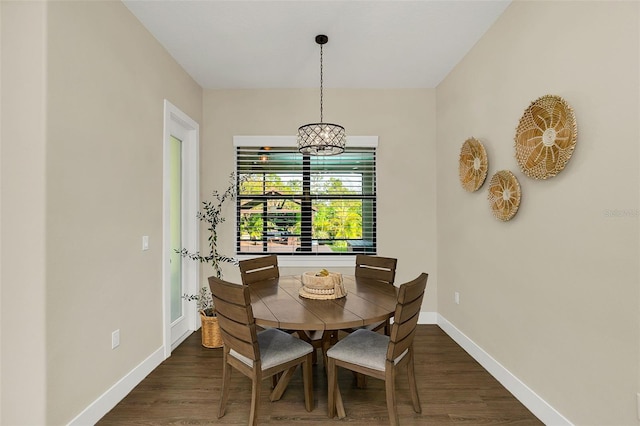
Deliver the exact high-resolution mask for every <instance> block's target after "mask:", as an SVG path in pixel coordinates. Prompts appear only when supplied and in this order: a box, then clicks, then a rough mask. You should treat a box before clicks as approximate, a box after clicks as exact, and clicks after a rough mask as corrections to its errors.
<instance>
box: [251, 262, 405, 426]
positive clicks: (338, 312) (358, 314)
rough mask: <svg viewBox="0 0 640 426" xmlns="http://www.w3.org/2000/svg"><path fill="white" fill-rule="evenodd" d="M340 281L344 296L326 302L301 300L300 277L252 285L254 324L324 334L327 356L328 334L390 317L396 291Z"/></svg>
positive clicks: (366, 282) (350, 279) (384, 286)
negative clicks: (345, 292) (343, 288)
mask: <svg viewBox="0 0 640 426" xmlns="http://www.w3.org/2000/svg"><path fill="white" fill-rule="evenodd" d="M342 278H343V284H344V287H345V290H346V291H347V295H346V296H345V297H342V298H339V299H329V300H318V299H307V298H304V297H302V296H300V295H299V291H300V288H301V287H302V277H301V275H289V276H281V277H279V278H272V279H269V280H266V281H259V282H255V283H251V285H249V292H250V295H251V309H252V310H253V316H254V318H255V320H256V324H257V325H260V326H263V327H276V328H281V329H284V330H291V331H293V330H296V331H300V330H309V331H323V335H322V350H323V353H326V351H327V350H328V349H329V345H330V336H331V331H333V330H343V329H349V328H355V327H361V326H365V325H369V324H374V323H377V322H380V321H385V320H387V319H389V318H391V317H392V316H393V314H394V312H395V309H396V303H397V300H398V296H397V293H398V290H397V288H396V287H394V286H393V285H391V284H387V283H383V282H380V281H376V280H372V279H370V278H360V277H356V276H353V275H343V277H342ZM277 398H279V396H278V397H276V399H277ZM335 398H336V401H335V406H336V410H337V414H338V417H339V418H344V417H345V411H344V405H343V403H342V396H341V395H340V389H338V391H337V392H336V394H335Z"/></svg>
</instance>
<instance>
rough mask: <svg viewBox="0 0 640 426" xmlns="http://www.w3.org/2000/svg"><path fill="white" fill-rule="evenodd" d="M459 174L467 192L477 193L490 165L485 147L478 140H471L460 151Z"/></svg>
mask: <svg viewBox="0 0 640 426" xmlns="http://www.w3.org/2000/svg"><path fill="white" fill-rule="evenodd" d="M459 163H460V164H459V169H458V172H459V174H460V183H461V184H462V187H463V188H464V190H465V191H468V192H474V191H477V190H478V189H479V188H480V187H481V186H482V184H483V183H484V181H485V179H486V178H487V171H488V169H489V163H488V161H487V152H486V151H485V149H484V145H482V143H481V142H480V141H479V140H477V139H476V138H469V139H467V140H466V141H465V142H464V143H463V144H462V148H461V149H460V162H459Z"/></svg>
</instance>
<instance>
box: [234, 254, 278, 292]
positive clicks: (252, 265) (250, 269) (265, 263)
mask: <svg viewBox="0 0 640 426" xmlns="http://www.w3.org/2000/svg"><path fill="white" fill-rule="evenodd" d="M239 266H240V277H241V279H242V284H244V285H250V284H252V283H255V282H258V281H265V280H268V279H272V278H278V277H279V276H280V269H279V268H278V256H276V255H275V254H272V255H269V256H261V257H256V258H253V259H244V260H241V261H240V262H239Z"/></svg>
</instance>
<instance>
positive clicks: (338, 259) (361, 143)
mask: <svg viewBox="0 0 640 426" xmlns="http://www.w3.org/2000/svg"><path fill="white" fill-rule="evenodd" d="M296 145H297V141H296V137H295V136H234V137H233V148H234V150H233V151H234V166H235V168H236V173H237V166H238V157H237V153H238V150H237V148H238V147H256V146H270V147H288V148H292V147H295V146H296ZM347 146H348V147H366V148H376V150H377V148H378V136H347ZM376 162H377V156H376ZM375 175H376V176H375V178H376V181H377V179H378V177H377V169H376V172H375ZM376 202H377V194H376ZM234 212H235V214H234V234H235V236H234V252H235V253H236V257H237V258H238V259H240V260H242V259H250V258H253V257H256V256H260V255H262V254H261V253H255V254H238V251H237V243H238V241H237V238H238V237H237V234H238V233H237V229H238V215H237V207H236V208H235V209H234ZM376 229H377V223H376ZM265 254H266V253H265ZM275 254H276V255H277V253H275ZM356 254H357V253H353V255H345V254H340V255H326V254H323V255H318V254H315V253H309V254H296V255H291V254H283V255H280V256H278V264H279V265H280V266H284V267H287V266H309V267H324V266H330V267H350V266H353V262H354V260H355V256H356Z"/></svg>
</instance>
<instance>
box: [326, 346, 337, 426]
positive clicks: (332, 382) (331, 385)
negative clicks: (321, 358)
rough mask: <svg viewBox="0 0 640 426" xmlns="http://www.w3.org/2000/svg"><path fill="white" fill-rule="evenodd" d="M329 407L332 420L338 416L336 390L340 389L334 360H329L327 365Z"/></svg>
mask: <svg viewBox="0 0 640 426" xmlns="http://www.w3.org/2000/svg"><path fill="white" fill-rule="evenodd" d="M327 376H328V379H327V382H328V389H327V405H328V407H329V412H328V413H327V414H328V415H329V418H330V419H332V418H333V417H334V416H335V415H336V388H337V387H338V380H337V377H336V362H335V360H333V359H332V358H329V360H328V364H327Z"/></svg>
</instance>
